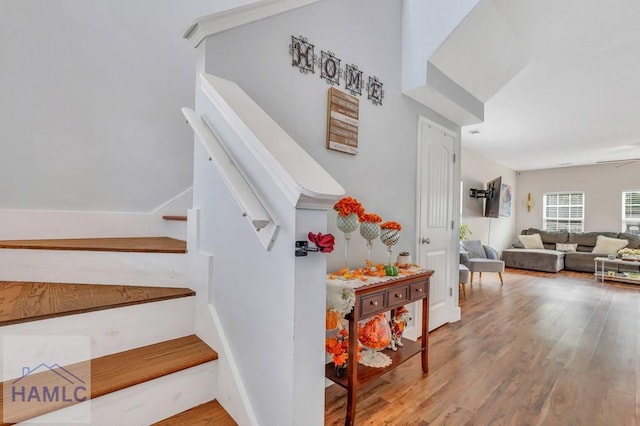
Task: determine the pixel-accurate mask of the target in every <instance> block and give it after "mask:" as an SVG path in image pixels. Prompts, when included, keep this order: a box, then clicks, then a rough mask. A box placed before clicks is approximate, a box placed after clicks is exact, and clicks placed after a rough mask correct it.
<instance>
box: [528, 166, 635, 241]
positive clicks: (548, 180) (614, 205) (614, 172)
mask: <svg viewBox="0 0 640 426" xmlns="http://www.w3.org/2000/svg"><path fill="white" fill-rule="evenodd" d="M639 172H640V163H635V164H631V165H627V166H624V167H619V164H598V165H592V166H577V167H563V168H557V169H545V170H534V171H525V172H518V194H519V197H518V198H519V199H520V201H522V199H523V198H525V197H526V196H527V193H529V192H530V193H531V196H532V199H533V201H535V206H534V207H533V208H532V209H531V213H527V211H526V209H523V208H520V209H518V210H517V217H516V221H517V224H518V233H519V232H520V230H522V229H525V228H530V227H531V228H542V218H543V211H542V206H543V196H544V194H545V193H547V192H558V191H582V192H584V194H585V218H584V226H585V231H610V232H620V231H621V230H622V192H623V191H630V190H639V189H640V179H639V178H638V173H639Z"/></svg>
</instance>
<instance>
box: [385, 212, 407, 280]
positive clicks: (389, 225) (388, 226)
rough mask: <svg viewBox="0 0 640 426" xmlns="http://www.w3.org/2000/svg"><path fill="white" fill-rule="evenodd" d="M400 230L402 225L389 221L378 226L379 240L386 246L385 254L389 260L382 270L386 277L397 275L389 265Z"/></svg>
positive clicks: (394, 267) (395, 269)
mask: <svg viewBox="0 0 640 426" xmlns="http://www.w3.org/2000/svg"><path fill="white" fill-rule="evenodd" d="M401 230H402V225H400V224H399V223H398V222H393V221H389V222H384V223H382V224H380V240H381V241H382V243H383V244H384V245H386V246H387V253H388V254H389V259H388V261H387V265H386V266H385V267H384V270H385V272H386V274H387V275H388V276H392V277H395V276H397V275H398V268H397V267H396V266H394V265H392V264H391V253H392V252H393V246H394V245H396V244H397V243H398V241H399V240H400V231H401Z"/></svg>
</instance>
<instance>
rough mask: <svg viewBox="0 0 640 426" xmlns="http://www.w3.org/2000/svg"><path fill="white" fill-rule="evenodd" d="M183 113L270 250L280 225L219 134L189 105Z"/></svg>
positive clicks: (261, 239)
mask: <svg viewBox="0 0 640 426" xmlns="http://www.w3.org/2000/svg"><path fill="white" fill-rule="evenodd" d="M182 114H184V116H185V118H186V119H187V122H188V123H189V125H190V126H191V128H192V129H193V131H194V133H195V134H196V136H198V139H200V141H201V142H202V144H203V145H204V147H205V149H206V150H207V153H208V154H209V160H210V161H212V162H213V163H214V164H215V165H216V167H217V168H218V171H219V172H220V175H221V177H222V180H223V181H224V183H225V184H226V185H227V188H228V189H229V192H231V195H232V196H233V198H234V199H235V200H236V202H237V203H238V205H239V206H240V208H241V210H242V215H243V216H244V217H246V218H247V220H249V222H250V223H251V224H252V225H253V229H254V230H255V232H256V235H257V236H258V238H259V239H260V242H261V243H262V245H263V246H264V248H265V249H266V250H269V249H270V248H271V245H272V244H273V241H274V239H275V237H276V234H277V232H278V228H279V225H278V224H277V222H276V221H275V220H274V219H273V217H272V216H271V215H270V214H269V212H267V210H266V208H265V207H264V205H263V203H262V202H261V201H260V198H259V197H258V195H257V194H256V191H255V190H254V189H253V188H252V187H251V185H250V184H249V183H248V182H247V180H246V179H245V178H244V176H243V175H242V173H241V172H240V170H239V169H238V167H237V166H236V163H235V162H234V160H233V159H232V158H231V156H230V155H229V154H228V152H227V150H226V149H225V148H224V145H223V143H222V142H221V141H220V138H218V136H217V135H216V133H215V131H213V129H211V127H210V126H209V125H208V124H207V122H206V121H205V119H204V118H202V117H200V116H198V115H197V114H196V112H195V111H193V110H192V109H189V108H182Z"/></svg>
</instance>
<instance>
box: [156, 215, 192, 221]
mask: <svg viewBox="0 0 640 426" xmlns="http://www.w3.org/2000/svg"><path fill="white" fill-rule="evenodd" d="M162 218H163V219H164V220H180V221H183V222H186V221H187V216H186V215H185V216H182V215H171V214H167V215H164V216H162Z"/></svg>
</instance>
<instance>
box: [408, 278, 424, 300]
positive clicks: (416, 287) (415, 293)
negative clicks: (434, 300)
mask: <svg viewBox="0 0 640 426" xmlns="http://www.w3.org/2000/svg"><path fill="white" fill-rule="evenodd" d="M409 295H410V297H411V300H416V299H422V298H424V297H426V296H427V283H426V282H421V283H415V284H411V285H410V286H409Z"/></svg>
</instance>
